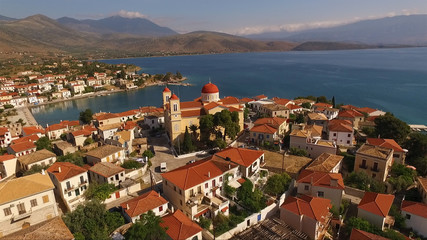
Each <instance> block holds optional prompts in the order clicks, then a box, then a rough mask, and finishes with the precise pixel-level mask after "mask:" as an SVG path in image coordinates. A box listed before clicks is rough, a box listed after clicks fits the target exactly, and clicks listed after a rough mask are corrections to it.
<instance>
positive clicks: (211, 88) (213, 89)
mask: <svg viewBox="0 0 427 240" xmlns="http://www.w3.org/2000/svg"><path fill="white" fill-rule="evenodd" d="M218 92H219V90H218V87H217V86H216V85H215V84H213V83H208V84H205V86H203V88H202V93H218Z"/></svg>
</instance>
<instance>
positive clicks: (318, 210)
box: [280, 195, 332, 222]
mask: <svg viewBox="0 0 427 240" xmlns="http://www.w3.org/2000/svg"><path fill="white" fill-rule="evenodd" d="M280 207H281V208H284V209H286V210H288V211H290V212H293V213H295V214H296V215H299V216H301V215H305V216H307V217H309V218H311V219H314V220H316V221H319V222H324V221H325V220H326V216H327V215H328V213H329V209H330V208H331V207H332V204H331V200H329V199H326V198H319V197H310V196H306V195H303V196H301V198H296V197H292V196H289V197H287V198H286V200H285V202H284V203H283V204H282V206H280Z"/></svg>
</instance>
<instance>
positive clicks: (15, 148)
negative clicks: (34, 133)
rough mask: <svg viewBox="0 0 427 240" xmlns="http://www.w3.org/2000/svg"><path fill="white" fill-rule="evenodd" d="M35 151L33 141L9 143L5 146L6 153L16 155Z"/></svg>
mask: <svg viewBox="0 0 427 240" xmlns="http://www.w3.org/2000/svg"><path fill="white" fill-rule="evenodd" d="M35 151H36V145H35V144H34V143H33V142H21V143H16V144H11V145H9V147H7V153H9V154H12V155H15V156H17V157H20V156H24V155H27V154H30V153H33V152H35Z"/></svg>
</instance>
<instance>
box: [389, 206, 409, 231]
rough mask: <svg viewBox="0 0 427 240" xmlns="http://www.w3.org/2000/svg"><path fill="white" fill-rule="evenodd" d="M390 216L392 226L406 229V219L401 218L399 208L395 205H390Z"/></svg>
mask: <svg viewBox="0 0 427 240" xmlns="http://www.w3.org/2000/svg"><path fill="white" fill-rule="evenodd" d="M389 214H390V216H393V217H394V226H395V227H397V228H398V229H404V228H405V227H406V222H405V221H406V218H405V217H403V216H402V214H401V213H400V211H399V208H398V207H397V206H396V205H394V204H393V205H391V208H390V212H389Z"/></svg>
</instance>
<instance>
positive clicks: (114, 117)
mask: <svg viewBox="0 0 427 240" xmlns="http://www.w3.org/2000/svg"><path fill="white" fill-rule="evenodd" d="M93 122H94V124H95V126H97V127H99V126H104V125H109V124H115V123H120V122H121V116H120V115H119V114H116V113H96V114H94V116H93Z"/></svg>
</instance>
